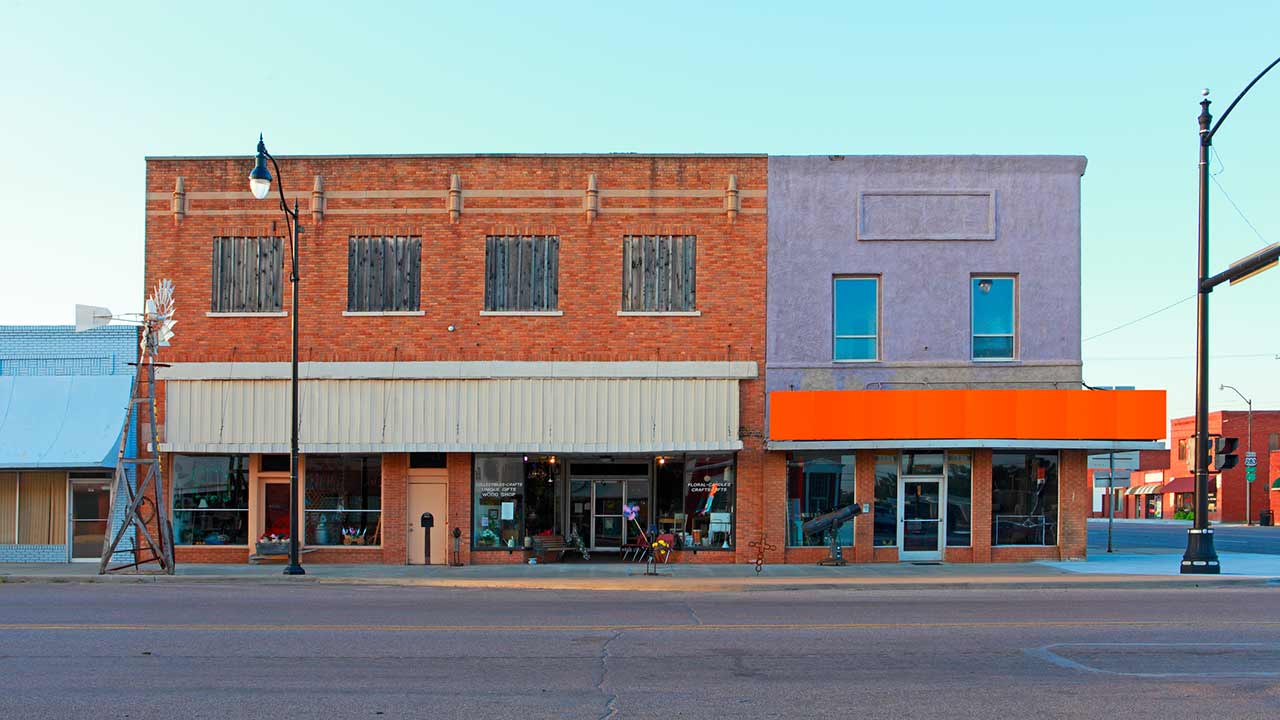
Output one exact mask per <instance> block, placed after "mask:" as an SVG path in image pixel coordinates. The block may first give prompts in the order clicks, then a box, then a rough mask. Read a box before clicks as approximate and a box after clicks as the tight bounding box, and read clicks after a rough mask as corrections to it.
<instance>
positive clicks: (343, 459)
mask: <svg viewBox="0 0 1280 720" xmlns="http://www.w3.org/2000/svg"><path fill="white" fill-rule="evenodd" d="M303 467H304V469H305V471H306V472H305V480H306V493H305V496H306V508H305V512H304V516H305V518H306V528H305V535H304V538H305V541H306V544H308V545H380V544H381V543H382V456H381V455H308V456H307V457H306V464H305V465H304V466H303Z"/></svg>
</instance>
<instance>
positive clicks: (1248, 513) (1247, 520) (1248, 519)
mask: <svg viewBox="0 0 1280 720" xmlns="http://www.w3.org/2000/svg"><path fill="white" fill-rule="evenodd" d="M1218 389H1219V390H1230V391H1231V392H1233V393H1235V394H1237V395H1239V396H1240V399H1241V400H1243V401H1244V403H1245V405H1248V406H1249V416H1248V417H1249V420H1248V430H1246V432H1247V433H1248V434H1249V436H1248V437H1246V438H1245V440H1244V449H1245V457H1246V458H1248V457H1249V454H1250V453H1252V452H1253V400H1251V399H1249V398H1247V397H1245V396H1244V393H1242V392H1240V391H1239V390H1237V389H1236V387H1235V386H1234V385H1219V386H1218ZM1249 485H1250V483H1249V481H1248V480H1247V479H1246V480H1245V483H1244V524H1245V525H1252V524H1253V509H1252V508H1251V507H1250V505H1249V492H1250V491H1252V490H1253V488H1252V487H1249Z"/></svg>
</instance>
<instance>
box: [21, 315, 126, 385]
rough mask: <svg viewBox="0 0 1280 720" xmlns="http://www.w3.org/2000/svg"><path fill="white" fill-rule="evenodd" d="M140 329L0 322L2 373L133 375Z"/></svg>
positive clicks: (118, 326)
mask: <svg viewBox="0 0 1280 720" xmlns="http://www.w3.org/2000/svg"><path fill="white" fill-rule="evenodd" d="M137 359H138V329H137V328H135V327H132V326H129V325H110V326H107V327H100V328H95V329H93V330H87V331H85V332H80V333H78V332H76V331H75V327H74V326H71V325H0V375H129V374H132V373H133V368H132V367H130V366H129V363H131V362H135V361H136V360H137Z"/></svg>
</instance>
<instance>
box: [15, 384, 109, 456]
mask: <svg viewBox="0 0 1280 720" xmlns="http://www.w3.org/2000/svg"><path fill="white" fill-rule="evenodd" d="M132 388H133V377H132V376H131V375H45V376H29V375H19V376H5V377H0V468H79V467H104V466H105V467H111V466H114V465H115V454H116V452H117V451H118V449H119V442H120V431H121V429H122V428H123V427H124V420H125V411H126V409H127V407H128V404H129V400H130V393H131V392H132Z"/></svg>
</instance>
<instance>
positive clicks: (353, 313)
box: [342, 310, 427, 317]
mask: <svg viewBox="0 0 1280 720" xmlns="http://www.w3.org/2000/svg"><path fill="white" fill-rule="evenodd" d="M426 314H427V311H426V310H343V311H342V317H416V316H419V315H426Z"/></svg>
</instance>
